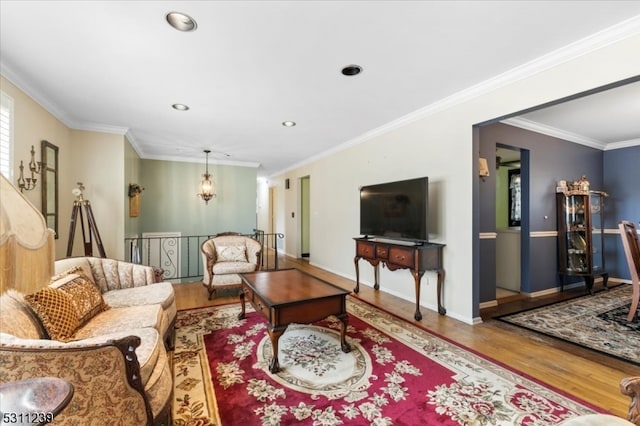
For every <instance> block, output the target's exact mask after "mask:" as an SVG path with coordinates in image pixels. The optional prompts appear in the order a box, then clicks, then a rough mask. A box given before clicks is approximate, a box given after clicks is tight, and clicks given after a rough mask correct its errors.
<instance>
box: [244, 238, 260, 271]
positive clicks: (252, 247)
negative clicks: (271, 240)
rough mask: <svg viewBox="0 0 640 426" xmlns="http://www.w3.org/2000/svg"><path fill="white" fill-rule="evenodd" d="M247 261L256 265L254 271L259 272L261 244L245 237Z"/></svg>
mask: <svg viewBox="0 0 640 426" xmlns="http://www.w3.org/2000/svg"><path fill="white" fill-rule="evenodd" d="M246 244H247V260H248V261H249V263H253V264H254V265H256V271H259V270H260V269H261V266H262V259H261V257H262V244H260V242H259V241H257V240H254V239H253V238H249V237H247V240H246Z"/></svg>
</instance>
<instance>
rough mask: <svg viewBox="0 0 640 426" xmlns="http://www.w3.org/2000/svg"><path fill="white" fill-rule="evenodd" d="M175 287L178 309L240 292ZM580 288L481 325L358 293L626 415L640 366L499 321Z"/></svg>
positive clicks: (489, 313) (290, 263) (227, 299)
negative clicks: (625, 389) (624, 389)
mask: <svg viewBox="0 0 640 426" xmlns="http://www.w3.org/2000/svg"><path fill="white" fill-rule="evenodd" d="M280 267H281V268H287V267H295V268H298V269H301V270H303V271H306V272H309V273H311V274H313V275H315V276H317V277H318V278H321V279H324V280H326V281H329V282H331V283H333V284H335V285H338V286H340V287H343V288H345V289H349V290H353V287H354V286H355V283H354V282H353V281H352V280H349V279H346V278H344V277H341V276H338V275H335V274H332V273H330V272H327V271H325V270H322V269H320V268H316V267H314V266H311V265H309V263H308V262H307V261H305V260H295V259H284V258H283V259H282V261H281V266H280ZM174 288H175V291H176V304H177V307H178V310H182V309H191V308H198V307H204V306H214V305H221V304H225V303H232V302H236V301H237V300H238V297H237V290H228V291H225V292H220V293H219V295H217V296H216V298H215V299H214V300H211V301H209V300H207V290H206V289H205V287H204V286H203V285H202V283H200V282H197V283H183V284H174ZM578 291H580V290H576V291H574V293H572V292H571V291H565V292H564V293H562V294H561V295H554V296H548V297H544V298H538V299H536V300H534V301H530V300H527V299H524V298H521V297H517V296H516V297H513V300H511V301H507V302H506V303H499V304H498V306H497V307H495V308H490V309H486V310H483V311H482V312H481V316H482V319H483V323H482V324H478V325H475V326H472V325H468V324H465V323H462V322H460V321H457V320H455V319H452V318H449V317H447V316H442V315H438V313H437V312H435V311H431V310H428V309H425V308H423V309H422V315H423V318H422V321H419V322H417V321H414V320H413V311H414V303H413V302H409V301H406V300H403V299H400V298H397V297H395V296H392V295H389V294H387V293H385V292H384V291H383V289H381V290H380V291H375V290H373V288H371V287H368V286H362V285H361V286H360V293H359V294H358V296H357V297H359V298H361V299H362V300H365V301H367V302H369V303H372V304H374V305H376V306H380V307H382V308H384V309H386V310H387V311H389V312H391V313H393V314H396V315H398V316H400V317H402V318H406V319H407V320H408V321H412V322H415V323H416V324H419V325H421V326H422V327H424V328H426V329H427V330H431V331H433V332H435V333H437V334H440V335H442V336H445V337H447V338H448V339H451V340H453V341H455V342H458V343H460V344H461V345H463V346H466V347H467V348H470V349H473V350H475V351H477V352H479V353H481V354H483V355H485V356H487V357H490V358H492V359H494V360H496V361H498V362H500V363H503V364H505V365H508V366H509V367H511V368H514V369H516V370H518V371H520V372H522V373H524V374H526V375H528V376H530V377H532V378H534V379H537V380H540V381H542V382H544V383H547V384H549V385H551V386H553V387H555V388H557V389H559V390H561V391H564V392H566V393H569V394H571V395H574V396H576V397H578V398H580V399H582V400H584V401H586V402H588V403H591V404H593V405H595V406H597V407H600V408H602V409H604V410H606V411H608V412H610V413H611V414H613V415H616V416H619V417H623V418H626V416H627V413H628V409H629V402H630V400H629V398H628V397H627V396H624V395H622V394H621V393H620V389H619V384H620V380H621V379H622V378H624V377H628V376H638V375H640V367H638V366H635V365H633V364H631V363H628V362H625V361H621V360H618V359H615V358H611V357H607V356H605V355H602V354H599V353H597V352H594V351H590V350H588V349H584V348H581V347H578V346H575V345H572V344H569V343H566V342H562V341H559V340H557V339H554V338H551V337H547V336H543V335H540V334H538V333H534V332H530V331H527V330H524V329H522V328H519V327H515V326H512V325H509V324H506V323H503V322H501V321H498V320H495V319H493V318H494V317H496V316H498V315H502V314H505V313H509V312H516V311H518V310H522V309H523V308H526V307H533V306H539V305H543V304H547V303H550V302H552V301H554V300H557V299H558V298H568V297H575V296H576V295H577V292H578Z"/></svg>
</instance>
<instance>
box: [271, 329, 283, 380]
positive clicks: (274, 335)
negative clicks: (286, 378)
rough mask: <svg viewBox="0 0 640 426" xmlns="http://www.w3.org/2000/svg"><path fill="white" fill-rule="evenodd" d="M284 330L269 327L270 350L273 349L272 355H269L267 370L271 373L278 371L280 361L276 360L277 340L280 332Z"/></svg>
mask: <svg viewBox="0 0 640 426" xmlns="http://www.w3.org/2000/svg"><path fill="white" fill-rule="evenodd" d="M285 330H286V327H285V328H273V327H269V339H271V350H272V351H273V356H272V357H271V362H270V363H269V371H270V372H272V373H273V374H275V373H277V372H278V371H280V361H278V340H279V339H280V336H282V333H284V331H285Z"/></svg>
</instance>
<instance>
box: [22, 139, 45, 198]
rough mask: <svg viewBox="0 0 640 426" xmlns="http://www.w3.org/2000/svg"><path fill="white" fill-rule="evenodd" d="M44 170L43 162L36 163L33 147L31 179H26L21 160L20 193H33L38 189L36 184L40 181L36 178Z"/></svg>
mask: <svg viewBox="0 0 640 426" xmlns="http://www.w3.org/2000/svg"><path fill="white" fill-rule="evenodd" d="M41 169H42V162H41V161H36V150H35V149H34V148H33V145H31V161H29V170H30V171H31V177H30V178H25V177H24V172H23V170H24V164H23V162H22V160H20V177H19V178H18V188H20V192H24V191H31V190H32V189H35V188H36V183H37V182H38V179H37V178H36V174H39V173H40V170H41Z"/></svg>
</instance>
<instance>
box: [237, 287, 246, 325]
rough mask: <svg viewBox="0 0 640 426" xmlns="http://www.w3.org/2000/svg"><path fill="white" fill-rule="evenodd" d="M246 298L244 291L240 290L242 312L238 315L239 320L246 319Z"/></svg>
mask: <svg viewBox="0 0 640 426" xmlns="http://www.w3.org/2000/svg"><path fill="white" fill-rule="evenodd" d="M244 299H245V297H244V290H240V307H241V309H242V311H241V312H240V313H239V314H238V319H244V317H245V309H244V308H245V306H244V304H245V300H244Z"/></svg>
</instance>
